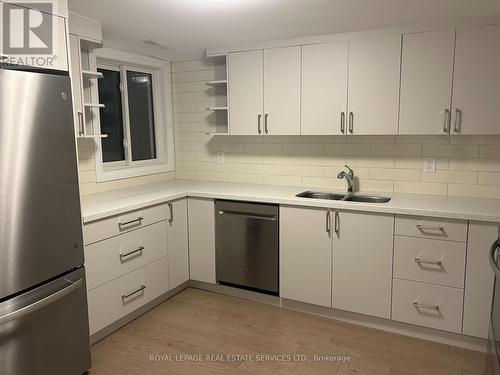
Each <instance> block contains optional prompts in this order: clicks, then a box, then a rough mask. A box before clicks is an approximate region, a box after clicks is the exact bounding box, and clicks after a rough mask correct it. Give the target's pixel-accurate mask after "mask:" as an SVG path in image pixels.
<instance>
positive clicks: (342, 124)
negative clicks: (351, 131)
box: [340, 111, 345, 134]
mask: <svg viewBox="0 0 500 375" xmlns="http://www.w3.org/2000/svg"><path fill="white" fill-rule="evenodd" d="M340 132H341V133H342V134H345V112H344V111H342V112H340Z"/></svg>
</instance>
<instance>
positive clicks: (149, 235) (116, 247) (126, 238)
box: [85, 221, 167, 290]
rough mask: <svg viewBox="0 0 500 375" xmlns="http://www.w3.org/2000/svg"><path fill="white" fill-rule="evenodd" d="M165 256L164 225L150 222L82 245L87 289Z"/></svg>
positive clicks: (165, 235)
mask: <svg viewBox="0 0 500 375" xmlns="http://www.w3.org/2000/svg"><path fill="white" fill-rule="evenodd" d="M164 256H167V224H166V222H165V221H160V222H159V223H156V224H152V225H150V226H147V227H144V228H140V229H137V230H134V231H131V232H127V233H124V234H121V235H119V236H115V237H112V238H108V239H107V240H104V241H100V242H96V243H94V244H92V245H87V246H85V266H86V269H87V289H88V290H90V289H94V288H95V287H97V286H99V285H102V284H104V283H106V282H108V281H110V280H113V279H116V278H117V277H119V276H122V275H125V274H126V273H129V272H130V271H133V270H135V269H137V268H140V267H143V266H145V265H146V264H149V263H151V262H154V261H155V260H157V259H159V258H161V257H164Z"/></svg>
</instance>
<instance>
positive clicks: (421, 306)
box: [413, 302, 441, 311]
mask: <svg viewBox="0 0 500 375" xmlns="http://www.w3.org/2000/svg"><path fill="white" fill-rule="evenodd" d="M413 306H415V308H416V309H426V310H434V311H440V309H441V308H440V307H439V305H424V304H421V303H418V302H413Z"/></svg>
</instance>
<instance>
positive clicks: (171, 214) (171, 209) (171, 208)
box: [168, 203, 174, 224]
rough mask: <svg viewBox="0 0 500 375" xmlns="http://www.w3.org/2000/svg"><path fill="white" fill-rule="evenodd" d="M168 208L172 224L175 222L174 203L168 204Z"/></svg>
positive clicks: (169, 220)
mask: <svg viewBox="0 0 500 375" xmlns="http://www.w3.org/2000/svg"><path fill="white" fill-rule="evenodd" d="M168 210H169V212H170V218H169V219H168V222H169V223H170V224H172V223H173V222H174V205H173V204H172V203H169V204H168Z"/></svg>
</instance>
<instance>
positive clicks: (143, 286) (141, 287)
mask: <svg viewBox="0 0 500 375" xmlns="http://www.w3.org/2000/svg"><path fill="white" fill-rule="evenodd" d="M144 289H146V286H145V285H141V286H140V288H139V289H137V290H134V291H133V292H131V293H129V294H122V301H125V300H126V299H127V298H130V297H132V296H133V295H135V294H137V293H140V292H142V291H143V290H144Z"/></svg>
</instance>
